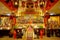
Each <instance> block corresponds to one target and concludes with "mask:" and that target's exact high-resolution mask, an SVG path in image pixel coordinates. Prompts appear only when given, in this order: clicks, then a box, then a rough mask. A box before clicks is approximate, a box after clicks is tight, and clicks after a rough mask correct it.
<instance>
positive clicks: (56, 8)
mask: <svg viewBox="0 0 60 40" xmlns="http://www.w3.org/2000/svg"><path fill="white" fill-rule="evenodd" d="M48 12H50V13H56V14H60V0H59V1H58V2H57V3H56V4H55V5H54V6H53V7H52V8H51V9H50V10H49V11H48Z"/></svg>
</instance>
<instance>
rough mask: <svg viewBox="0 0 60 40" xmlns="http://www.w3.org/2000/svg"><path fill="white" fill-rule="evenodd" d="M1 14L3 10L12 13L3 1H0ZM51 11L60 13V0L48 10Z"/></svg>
mask: <svg viewBox="0 0 60 40" xmlns="http://www.w3.org/2000/svg"><path fill="white" fill-rule="evenodd" d="M0 5H1V6H0V14H1V13H3V12H7V13H10V12H11V11H10V10H9V9H8V8H7V7H6V6H4V5H3V4H2V3H1V2H0ZM48 12H49V13H56V14H60V0H59V1H58V2H57V3H56V4H55V5H54V6H53V7H52V8H51V9H50V10H48Z"/></svg>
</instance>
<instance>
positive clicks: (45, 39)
mask: <svg viewBox="0 0 60 40" xmlns="http://www.w3.org/2000/svg"><path fill="white" fill-rule="evenodd" d="M0 40H14V39H13V38H9V37H7V36H6V37H3V38H0ZM15 40H26V39H20V38H19V39H15ZM34 40H60V38H59V37H43V38H40V39H34Z"/></svg>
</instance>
